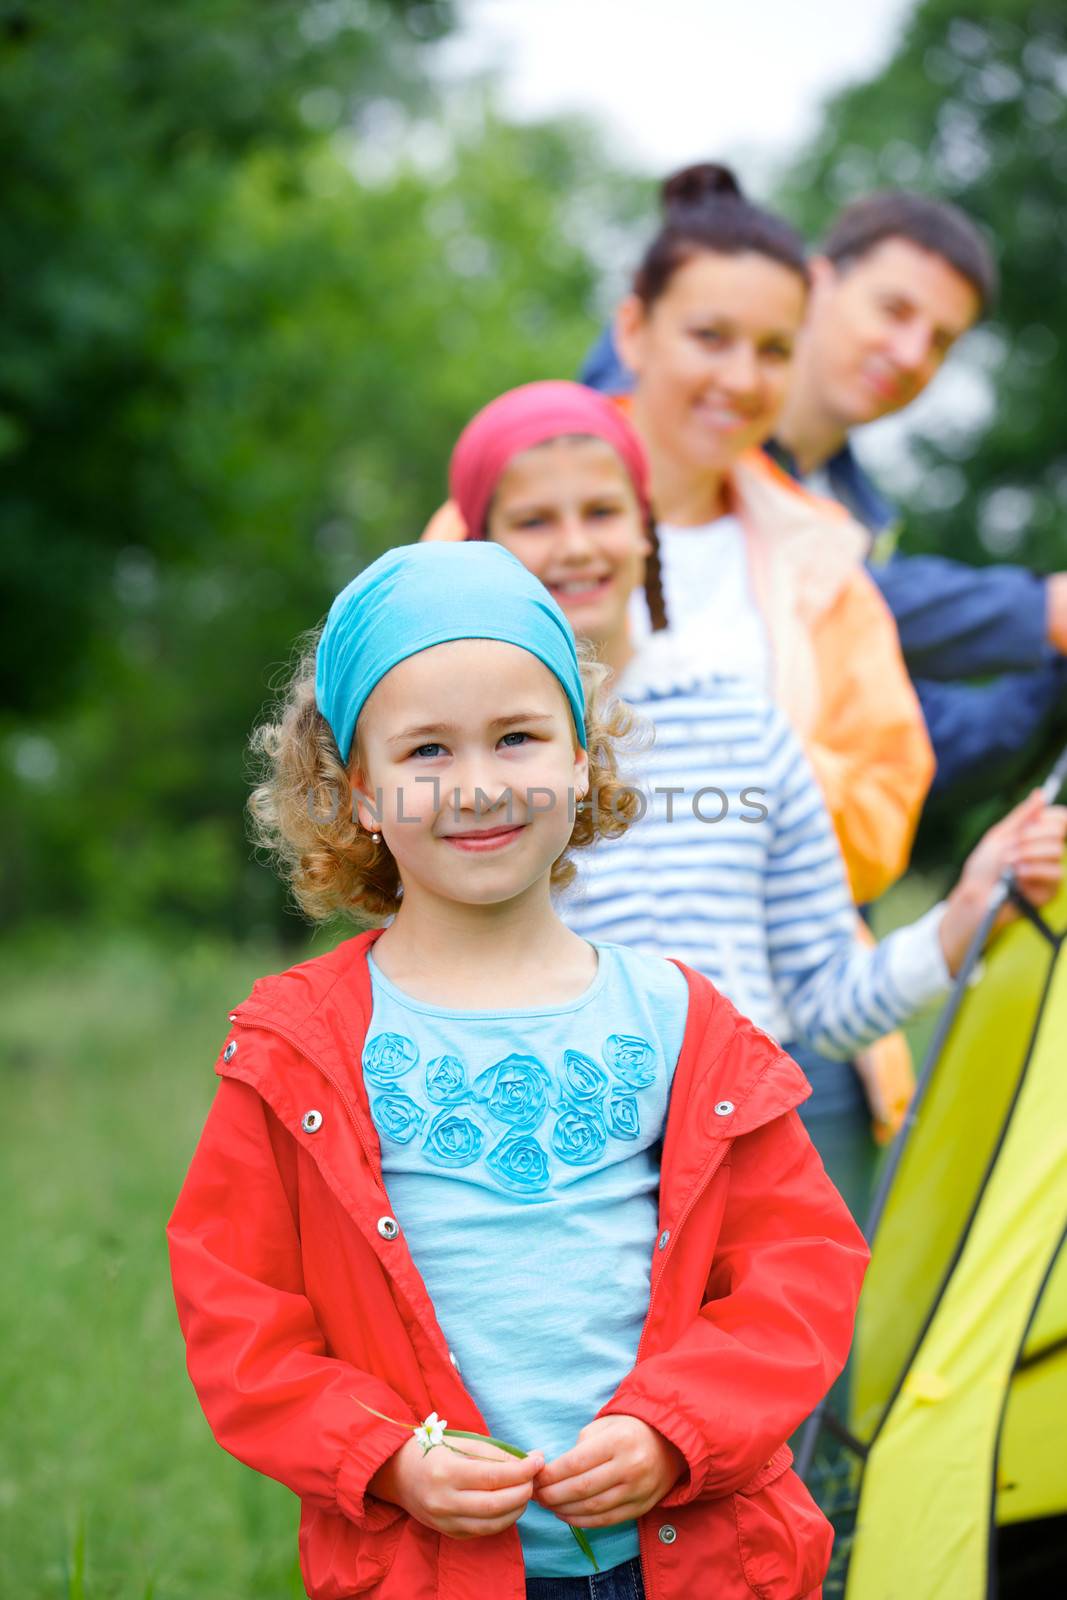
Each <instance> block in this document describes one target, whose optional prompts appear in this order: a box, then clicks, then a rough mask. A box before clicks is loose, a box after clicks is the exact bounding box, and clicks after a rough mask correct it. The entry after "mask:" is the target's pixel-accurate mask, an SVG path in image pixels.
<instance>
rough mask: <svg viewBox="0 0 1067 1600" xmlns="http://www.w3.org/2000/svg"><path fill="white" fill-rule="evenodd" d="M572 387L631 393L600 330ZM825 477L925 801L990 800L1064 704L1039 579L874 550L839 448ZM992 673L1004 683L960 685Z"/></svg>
mask: <svg viewBox="0 0 1067 1600" xmlns="http://www.w3.org/2000/svg"><path fill="white" fill-rule="evenodd" d="M581 381H582V382H583V383H586V384H588V385H589V387H590V388H593V389H600V390H602V391H603V392H604V393H607V394H625V393H627V392H628V391H629V390H630V389H631V388H632V387H633V375H632V374H631V373H630V372H629V371H628V369H627V368H626V367H625V366H624V365H623V363H622V361H621V359H620V357H619V354H618V352H617V350H616V348H615V341H614V338H613V335H612V330H611V328H610V327H608V328H605V329H604V332H603V333H602V334H601V336H600V338H599V339H598V340H597V342H596V344H595V345H594V346H593V348H592V350H590V352H589V354H588V355H587V357H586V359H585V363H584V365H583V367H582V371H581ZM771 452H772V454H773V455H774V456H775V458H776V460H777V461H778V462H779V464H780V465H781V466H783V467H784V468H785V469H786V470H787V471H788V472H790V473H792V475H793V476H794V477H797V478H799V476H800V474H799V472H798V471H797V468H796V463H795V462H794V461H793V459H792V457H791V456H790V454H789V452H788V451H786V450H784V449H783V448H782V447H781V446H780V445H772V447H771ZM824 470H825V473H826V477H827V479H828V481H829V484H830V489H831V492H832V493H833V495H834V497H835V498H836V499H837V500H839V501H841V503H842V504H843V505H845V506H846V507H847V508H848V510H849V511H851V513H852V515H853V516H854V517H855V518H856V519H857V521H858V522H861V523H862V524H863V526H864V527H866V528H867V529H869V530H870V533H871V535H872V554H871V557H870V558H869V560H868V563H867V566H868V571H869V572H870V574H871V577H872V578H873V580H874V582H875V583H876V584H877V585H878V587H879V589H880V590H881V591H882V595H883V597H884V599H885V601H886V604H887V605H888V606H889V609H890V611H891V612H892V613H893V617H894V619H895V621H896V624H897V631H898V632H899V634H900V645H901V649H902V651H903V653H904V660H905V661H906V663H907V666H908V671H909V673H910V674H911V678H912V682H913V683H914V685H915V691H916V693H917V695H918V697H919V703H920V704H921V706H922V709H923V716H924V717H925V718H926V726H927V730H928V732H929V734H930V742H931V744H932V745H933V747H934V754H935V756H936V758H937V774H936V776H935V778H934V782H933V785H932V788H931V791H930V793H931V797H939V796H943V795H945V794H946V793H948V792H950V791H953V792H955V791H957V790H959V789H967V790H970V791H971V792H972V793H973V794H975V795H978V794H992V793H996V792H997V791H998V790H999V789H1000V788H1001V786H1002V785H1003V783H1004V782H1005V781H1006V779H1007V777H1008V776H1009V773H1008V771H1007V769H1008V768H1009V767H1011V766H1013V765H1014V764H1015V762H1016V760H1017V758H1018V757H1019V756H1020V755H1021V754H1022V753H1023V752H1024V751H1026V750H1027V749H1028V748H1029V747H1030V745H1031V744H1032V743H1033V741H1034V740H1035V738H1037V737H1038V735H1039V734H1040V733H1041V732H1042V731H1043V730H1044V728H1045V726H1046V725H1047V723H1048V721H1049V719H1050V718H1051V716H1052V715H1053V713H1054V712H1055V711H1056V709H1057V708H1058V707H1059V708H1063V707H1064V706H1065V705H1067V663H1065V661H1064V659H1063V657H1061V656H1058V655H1056V653H1055V652H1054V651H1053V650H1052V649H1051V648H1050V646H1049V645H1048V643H1047V639H1046V632H1047V622H1046V596H1045V581H1044V579H1043V578H1040V577H1038V576H1036V575H1035V574H1034V573H1032V572H1030V571H1028V569H1027V568H1025V567H1015V566H994V567H971V566H967V565H966V564H965V563H964V562H960V561H949V560H947V559H946V558H945V557H944V556H922V555H919V556H907V555H900V554H898V553H897V552H896V551H890V552H889V553H887V554H884V555H883V554H882V552H883V550H885V547H886V546H887V545H889V544H890V543H891V538H892V535H893V534H895V532H896V529H897V526H898V524H899V520H900V519H899V515H898V512H897V509H896V507H895V506H894V505H893V504H892V503H891V502H890V501H889V500H887V499H886V498H885V496H884V495H883V494H882V492H881V490H880V489H878V488H877V487H876V485H875V484H874V483H873V482H872V480H871V479H870V477H869V476H868V475H867V473H866V472H865V471H864V470H863V468H862V467H861V466H860V464H859V462H858V461H857V460H856V457H855V455H854V454H853V452H852V449H851V447H850V445H849V444H848V442H847V441H846V443H845V445H844V447H843V448H842V449H841V450H840V451H839V452H838V454H837V455H836V456H834V457H833V458H832V459H831V460H830V461H829V462H827V464H826V467H825V469H824ZM991 674H1005V676H1001V677H995V678H994V679H993V681H992V682H988V683H969V682H961V681H960V680H961V679H962V680H965V679H970V678H983V677H988V676H990V675H991Z"/></svg>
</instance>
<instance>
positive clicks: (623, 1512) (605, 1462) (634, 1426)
mask: <svg viewBox="0 0 1067 1600" xmlns="http://www.w3.org/2000/svg"><path fill="white" fill-rule="evenodd" d="M685 1470H686V1468H685V1457H684V1456H683V1455H682V1452H681V1451H680V1450H678V1449H676V1448H675V1446H674V1445H673V1444H671V1443H670V1442H669V1441H668V1440H667V1439H665V1438H664V1437H663V1435H662V1434H661V1433H657V1432H656V1430H655V1428H650V1427H649V1425H648V1423H647V1422H641V1421H639V1420H638V1418H637V1417H623V1416H618V1417H596V1418H594V1420H593V1421H592V1422H588V1423H586V1425H585V1427H584V1428H583V1429H582V1431H581V1433H580V1434H579V1435H578V1443H577V1444H576V1445H574V1446H573V1447H572V1448H571V1449H570V1450H568V1451H567V1452H566V1453H565V1454H564V1455H561V1456H557V1457H556V1459H555V1461H550V1462H549V1463H548V1465H547V1467H545V1469H544V1471H543V1472H542V1473H541V1474H540V1475H539V1477H538V1478H537V1480H536V1482H535V1484H534V1493H535V1496H536V1499H537V1501H538V1503H539V1504H540V1505H543V1506H545V1507H546V1508H547V1509H548V1510H549V1511H552V1512H554V1513H555V1515H556V1516H557V1517H559V1518H560V1520H561V1521H562V1522H566V1523H574V1524H576V1525H577V1526H578V1527H580V1528H610V1527H612V1526H614V1524H615V1523H617V1522H629V1521H630V1520H631V1518H633V1517H640V1516H642V1515H643V1514H644V1513H645V1512H646V1511H649V1510H651V1508H652V1507H653V1506H654V1505H658V1504H659V1502H660V1501H661V1500H662V1499H663V1496H664V1495H665V1494H666V1493H667V1492H668V1490H669V1489H671V1488H672V1487H673V1485H674V1484H675V1483H677V1481H678V1479H679V1478H680V1477H681V1475H682V1473H683V1472H684V1471H685Z"/></svg>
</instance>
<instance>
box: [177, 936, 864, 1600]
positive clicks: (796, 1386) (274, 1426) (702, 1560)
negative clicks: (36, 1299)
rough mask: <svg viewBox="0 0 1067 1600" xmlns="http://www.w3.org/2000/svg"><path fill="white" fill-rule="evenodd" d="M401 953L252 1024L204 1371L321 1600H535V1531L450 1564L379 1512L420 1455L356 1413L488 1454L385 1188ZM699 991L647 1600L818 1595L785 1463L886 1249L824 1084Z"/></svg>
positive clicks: (216, 1244)
mask: <svg viewBox="0 0 1067 1600" xmlns="http://www.w3.org/2000/svg"><path fill="white" fill-rule="evenodd" d="M376 937H377V935H376V934H363V935H361V936H359V937H357V938H355V939H351V940H348V941H347V942H346V943H344V944H342V945H341V946H340V947H339V948H338V949H337V950H335V951H333V952H332V953H331V954H329V955H326V956H320V957H318V958H317V959H316V960H313V961H308V962H305V963H303V965H301V966H298V967H294V968H292V969H291V970H290V971H289V972H286V973H282V974H281V975H280V976H275V977H270V978H265V979H263V980H261V982H260V983H257V985H256V987H255V989H254V991H253V993H252V995H251V997H250V998H249V999H248V1000H247V1001H246V1002H245V1003H244V1004H243V1005H241V1006H239V1007H238V1008H237V1010H236V1011H235V1012H234V1013H233V1016H232V1019H231V1022H232V1026H231V1030H230V1034H229V1041H228V1043H227V1044H226V1047H225V1049H224V1050H223V1052H222V1054H221V1056H220V1059H219V1062H218V1067H217V1070H218V1072H219V1074H220V1075H221V1078H222V1083H221V1084H220V1087H219V1092H218V1096H217V1098H216V1100H215V1103H214V1106H213V1108H212V1111H211V1113H210V1115H209V1117H208V1121H207V1126H206V1127H205V1129H204V1133H203V1136H202V1138H201V1140H200V1144H199V1147H198V1149H197V1152H196V1155H195V1157H194V1159H193V1163H192V1166H191V1168H190V1170H189V1175H188V1177H187V1179H186V1181H185V1185H184V1187H183V1189H182V1192H181V1196H180V1198H179V1200H178V1204H177V1206H176V1208H175V1211H174V1215H173V1217H172V1218H171V1221H170V1226H169V1229H168V1233H169V1239H170V1251H171V1265H172V1271H173V1275H174V1286H175V1293H176V1296H177V1303H178V1314H179V1317H180V1319H181V1325H182V1329H183V1332H184V1334H185V1337H186V1341H187V1345H188V1360H189V1372H190V1375H191V1377H192V1379H193V1382H194V1384H195V1385H196V1388H197V1391H198V1393H199V1396H200V1400H201V1403H202V1405H203V1407H204V1411H205V1412H206V1414H207V1417H208V1421H209V1422H210V1424H211V1427H212V1429H213V1430H214V1433H215V1436H216V1438H217V1439H218V1441H219V1443H220V1444H222V1445H223V1446H224V1447H225V1448H226V1449H227V1450H230V1451H232V1453H233V1454H234V1455H236V1456H237V1457H239V1458H240V1459H241V1460H243V1461H246V1462H248V1463H249V1464H250V1465H251V1466H254V1467H256V1468H257V1469H258V1470H259V1471H260V1472H265V1473H267V1474H269V1475H270V1476H271V1477H274V1478H277V1479H279V1480H280V1481H281V1482H282V1483H285V1484H287V1485H288V1486H289V1487H290V1488H291V1489H292V1490H293V1491H294V1492H295V1493H296V1494H297V1495H299V1497H300V1499H301V1502H302V1506H301V1527H300V1560H301V1568H302V1572H303V1576H304V1583H305V1585H306V1588H307V1592H308V1594H309V1595H310V1596H312V1600H348V1597H350V1596H353V1595H357V1594H358V1595H365V1596H367V1600H371V1597H372V1596H373V1597H376V1600H472V1597H475V1596H484V1597H485V1600H522V1596H523V1595H524V1593H525V1583H524V1575H523V1564H522V1556H521V1552H520V1548H519V1538H518V1534H517V1532H516V1531H515V1529H514V1528H510V1529H508V1530H507V1531H506V1532H504V1533H500V1534H495V1535H493V1536H491V1537H487V1538H483V1539H474V1540H469V1541H461V1540H454V1539H449V1538H446V1537H444V1536H442V1535H440V1534H438V1533H435V1532H434V1531H433V1530H432V1529H431V1528H427V1527H424V1526H423V1525H422V1524H421V1523H418V1522H416V1521H414V1520H413V1519H412V1518H411V1517H410V1516H408V1515H407V1514H406V1513H405V1512H404V1511H402V1510H401V1509H400V1508H399V1507H398V1506H395V1505H391V1504H388V1503H386V1502H385V1501H382V1500H378V1499H377V1498H375V1496H374V1495H373V1494H372V1493H371V1492H370V1489H369V1485H370V1482H371V1480H372V1478H373V1477H374V1474H375V1472H376V1471H377V1469H378V1468H379V1467H380V1466H381V1464H382V1463H383V1462H384V1461H385V1460H386V1458H387V1457H388V1456H390V1455H391V1454H392V1453H393V1451H394V1450H396V1449H397V1448H398V1447H399V1445H400V1444H402V1443H403V1441H404V1438H405V1434H404V1432H403V1431H402V1430H401V1429H399V1428H397V1427H395V1426H394V1425H393V1424H392V1423H391V1422H386V1421H383V1420H380V1419H379V1418H377V1417H375V1416H373V1415H372V1414H371V1413H370V1412H369V1411H367V1410H366V1409H364V1405H361V1404H359V1403H357V1402H358V1401H362V1402H364V1403H365V1405H366V1406H370V1407H373V1408H374V1411H377V1412H381V1413H384V1415H385V1416H386V1417H394V1418H397V1419H401V1420H403V1419H407V1420H408V1421H409V1422H417V1421H419V1420H420V1419H421V1418H422V1417H424V1416H425V1415H426V1414H427V1413H428V1412H429V1411H431V1410H438V1411H440V1412H441V1413H442V1414H443V1415H444V1416H446V1417H447V1418H448V1419H449V1421H450V1422H451V1424H452V1426H453V1427H462V1428H469V1429H472V1430H474V1431H476V1432H485V1431H487V1430H486V1423H485V1420H484V1419H483V1417H482V1416H481V1414H480V1412H479V1410H478V1407H477V1405H476V1403H475V1401H474V1399H473V1398H472V1396H471V1394H470V1393H469V1391H468V1390H467V1388H466V1387H465V1385H464V1383H463V1381H462V1380H461V1378H460V1375H459V1372H458V1370H457V1368H456V1367H455V1365H454V1364H453V1363H452V1362H451V1360H450V1357H449V1350H448V1345H447V1343H446V1341H445V1337H444V1335H443V1333H442V1331H441V1328H440V1325H439V1324H438V1322H437V1319H436V1316H435V1314H434V1308H433V1306H432V1304H431V1303H430V1300H429V1298H428V1296H427V1293H426V1288H425V1285H424V1283H423V1280H422V1278H421V1276H420V1274H419V1271H418V1267H417V1264H416V1263H415V1262H414V1260H413V1259H412V1257H411V1254H410V1252H409V1250H408V1247H407V1243H406V1241H405V1237H404V1233H403V1229H402V1228H398V1226H397V1224H396V1222H395V1219H394V1218H393V1216H392V1209H393V1208H392V1205H391V1204H390V1200H389V1196H388V1194H387V1193H386V1190H385V1187H384V1184H383V1181H382V1169H381V1159H380V1146H379V1139H378V1133H377V1131H376V1129H375V1126H374V1123H373V1122H372V1120H371V1116H370V1110H369V1106H368V1102H367V1091H366V1086H365V1084H364V1081H363V1077H362V1074H361V1072H360V1070H359V1061H360V1057H361V1052H362V1047H363V1041H364V1039H365V1037H366V1032H367V1026H368V1024H369V1021H370V1016H371V989H370V976H369V973H368V970H367V960H366V953H367V949H368V947H369V945H370V944H371V943H372V942H373V940H374V939H375V938H376ZM682 970H683V971H685V970H686V969H684V968H683V969H682ZM686 977H687V980H688V983H689V1006H688V1013H687V1020H686V1029H685V1038H684V1041H683V1046H682V1052H681V1055H680V1057H679V1061H678V1066H677V1070H676V1072H675V1077H674V1085H673V1088H672V1092H671V1102H670V1111H669V1115H668V1118H667V1125H666V1131H665V1134H664V1142H663V1151H662V1158H661V1167H660V1185H659V1227H660V1230H661V1232H660V1235H659V1240H658V1245H657V1247H656V1248H655V1249H654V1250H653V1257H654V1259H653V1261H652V1264H651V1292H650V1299H649V1306H648V1315H647V1318H646V1321H645V1325H644V1330H643V1332H642V1335H641V1342H640V1347H639V1349H638V1354H637V1361H636V1364H635V1366H634V1367H633V1369H632V1370H631V1371H630V1373H628V1374H627V1376H626V1377H625V1378H624V1379H623V1380H622V1383H621V1384H620V1386H619V1388H618V1390H617V1391H616V1393H615V1395H614V1396H613V1398H612V1399H611V1400H610V1401H609V1402H608V1404H607V1405H606V1406H605V1407H604V1408H603V1410H604V1413H605V1414H607V1413H611V1412H623V1413H626V1414H628V1415H631V1416H636V1417H640V1418H642V1419H643V1420H644V1421H646V1422H648V1423H649V1424H650V1425H651V1426H652V1427H654V1428H657V1429H658V1430H659V1431H660V1432H661V1433H663V1434H664V1435H665V1437H666V1438H668V1439H670V1440H671V1441H672V1442H673V1443H674V1444H675V1445H676V1446H677V1447H678V1449H679V1450H680V1451H681V1453H682V1455H683V1456H684V1457H685V1463H686V1470H685V1472H684V1474H683V1476H682V1477H681V1478H680V1479H679V1481H678V1482H677V1483H676V1484H675V1486H674V1487H673V1488H672V1489H671V1491H670V1493H669V1494H668V1495H666V1496H665V1498H664V1499H663V1500H662V1501H661V1502H660V1504H659V1505H657V1506H656V1507H655V1508H654V1509H653V1510H651V1511H649V1512H648V1513H647V1514H646V1515H645V1516H643V1517H642V1518H641V1519H640V1522H639V1536H640V1542H641V1566H642V1571H643V1574H644V1580H645V1588H646V1592H647V1594H648V1600H690V1597H691V1596H696V1595H701V1594H705V1593H708V1594H714V1595H715V1596H716V1600H751V1597H752V1595H753V1594H754V1593H755V1594H758V1595H763V1596H765V1600H798V1597H800V1596H806V1597H807V1596H812V1597H814V1596H815V1595H816V1594H818V1592H819V1584H820V1582H821V1580H822V1576H823V1573H824V1571H825V1569H826V1564H827V1561H828V1559H829V1554H830V1545H831V1539H832V1534H831V1530H830V1528H829V1525H828V1524H827V1523H826V1521H825V1519H824V1518H823V1516H822V1515H821V1513H820V1512H819V1511H818V1510H817V1509H816V1507H815V1505H814V1503H813V1502H812V1500H811V1497H810V1496H809V1495H808V1493H807V1491H806V1490H805V1488H804V1487H803V1485H802V1484H801V1483H800V1481H799V1479H798V1478H797V1477H796V1476H795V1475H794V1474H793V1473H792V1472H791V1471H790V1470H789V1464H790V1461H791V1459H792V1457H791V1455H790V1452H789V1447H788V1445H787V1444H785V1443H784V1441H785V1439H786V1438H787V1437H788V1436H789V1434H790V1433H792V1431H793V1430H794V1429H795V1428H796V1427H797V1425H798V1424H799V1423H800V1421H801V1420H802V1419H803V1418H804V1417H805V1416H806V1415H807V1414H808V1413H809V1412H810V1411H811V1410H812V1408H813V1407H814V1406H815V1404H816V1403H817V1401H818V1400H819V1398H820V1396H821V1395H822V1394H824V1393H825V1391H826V1390H827V1389H828V1388H829V1386H830V1384H831V1383H832V1382H833V1380H834V1378H835V1376H836V1375H837V1373H838V1372H839V1371H840V1369H841V1367H842V1365H843V1364H844V1361H845V1358H846V1356H847V1353H848V1347H849V1342H850V1340H851V1337H852V1324H853V1317H854V1314H855V1307H856V1300H857V1297H858V1294H859V1289H860V1283H861V1280H862V1278H863V1273H864V1269H865V1267H866V1264H867V1257H868V1251H867V1247H866V1245H865V1244H864V1241H863V1238H862V1236H861V1235H860V1233H859V1231H858V1229H857V1228H856V1226H855V1224H854V1223H853V1221H852V1219H851V1217H850V1216H849V1214H848V1212H847V1211H846V1209H845V1206H844V1203H843V1201H842V1200H841V1197H840V1196H839V1195H838V1193H837V1191H836V1190H835V1189H834V1187H833V1185H832V1184H831V1183H830V1180H829V1179H828V1178H827V1176H826V1173H825V1172H824V1170H823V1167H822V1163H821V1162H820V1160H819V1158H818V1156H817V1155H816V1154H815V1151H814V1148H813V1147H812V1144H811V1142H810V1140H809V1138H808V1136H807V1134H806V1133H805V1132H804V1129H803V1126H802V1124H801V1122H800V1119H799V1118H798V1117H797V1115H796V1112H795V1110H794V1107H795V1106H796V1105H797V1104H798V1103H799V1102H800V1101H802V1100H803V1099H804V1098H805V1096H806V1095H807V1094H808V1093H810V1090H809V1088H808V1085H807V1083H806V1082H805V1080H804V1077H803V1075H802V1073H801V1072H800V1069H799V1068H798V1067H797V1066H796V1064H795V1063H794V1062H793V1061H791V1060H790V1059H789V1057H788V1056H787V1055H785V1054H784V1053H783V1052H782V1051H781V1050H779V1049H778V1047H777V1046H776V1045H775V1044H774V1042H773V1041H772V1040H771V1039H769V1038H768V1037H767V1035H766V1034H764V1033H761V1032H760V1031H759V1029H758V1028H755V1027H753V1025H752V1024H751V1023H750V1022H747V1021H745V1019H744V1018H743V1017H741V1016H739V1015H738V1013H737V1012H736V1011H735V1010H734V1008H733V1007H732V1006H731V1005H730V1003H729V1002H728V1001H727V1000H726V999H724V998H723V996H722V995H721V994H719V993H718V991H717V990H716V989H714V988H713V987H712V985H711V984H710V983H708V982H707V980H706V979H704V978H701V977H698V976H697V975H696V974H694V973H690V972H686ZM312 1111H313V1112H314V1113H315V1115H314V1116H313V1117H312V1116H310V1115H309V1113H310V1112H312ZM472 1259H473V1258H472ZM595 1292H596V1291H595V1285H593V1286H591V1288H590V1293H595ZM531 1314H536V1308H531Z"/></svg>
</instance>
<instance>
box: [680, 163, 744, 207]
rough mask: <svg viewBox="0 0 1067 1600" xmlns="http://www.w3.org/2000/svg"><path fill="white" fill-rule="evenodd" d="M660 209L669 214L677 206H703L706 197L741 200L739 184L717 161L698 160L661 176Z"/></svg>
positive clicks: (727, 168) (710, 198) (709, 198)
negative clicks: (689, 165) (661, 205)
mask: <svg viewBox="0 0 1067 1600" xmlns="http://www.w3.org/2000/svg"><path fill="white" fill-rule="evenodd" d="M660 197H661V199H662V202H663V210H664V212H665V213H667V214H668V215H669V214H670V212H672V211H673V210H675V208H676V207H684V208H685V209H686V210H688V209H689V208H690V207H692V206H699V205H703V204H704V203H705V202H706V201H708V200H713V199H719V200H724V199H727V198H729V199H731V200H743V199H744V195H743V194H742V192H741V185H740V184H739V183H738V181H737V179H736V178H735V177H734V175H733V173H732V172H731V171H730V168H729V167H724V166H722V165H721V164H720V163H719V162H718V161H698V162H696V163H694V165H693V166H691V167H682V168H681V169H680V170H679V171H678V172H672V173H671V175H670V177H669V178H664V180H663V187H662V189H661V190H660Z"/></svg>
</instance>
